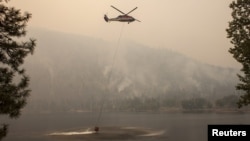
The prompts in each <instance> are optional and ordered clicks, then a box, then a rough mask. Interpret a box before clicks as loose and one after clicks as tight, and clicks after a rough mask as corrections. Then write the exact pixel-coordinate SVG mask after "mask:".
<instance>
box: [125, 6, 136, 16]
mask: <svg viewBox="0 0 250 141" xmlns="http://www.w3.org/2000/svg"><path fill="white" fill-rule="evenodd" d="M136 9H137V7H135V8H134V9H132V10H131V11H129V12H128V13H127V14H126V15H128V14H130V13H131V12H133V11H134V10H136Z"/></svg>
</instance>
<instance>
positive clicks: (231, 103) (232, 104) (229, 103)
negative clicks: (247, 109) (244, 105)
mask: <svg viewBox="0 0 250 141" xmlns="http://www.w3.org/2000/svg"><path fill="white" fill-rule="evenodd" d="M237 101H238V97H237V96H236V95H228V96H224V97H223V98H221V99H218V100H216V102H215V104H216V106H217V107H220V108H236V107H237V104H236V103H237Z"/></svg>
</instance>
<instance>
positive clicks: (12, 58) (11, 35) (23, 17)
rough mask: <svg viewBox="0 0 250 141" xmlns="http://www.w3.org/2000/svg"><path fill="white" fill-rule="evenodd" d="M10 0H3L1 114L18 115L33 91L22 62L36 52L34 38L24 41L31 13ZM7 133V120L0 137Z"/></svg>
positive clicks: (0, 18) (0, 12)
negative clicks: (21, 9) (14, 4)
mask: <svg viewBox="0 0 250 141" xmlns="http://www.w3.org/2000/svg"><path fill="white" fill-rule="evenodd" d="M8 1H9V0H4V1H3V0H0V115H7V116H8V117H10V118H18V116H19V115H20V113H21V109H22V108H23V107H24V106H25V104H26V99H27V97H28V95H29V94H30V89H29V88H28V85H29V78H28V76H27V75H26V72H25V69H24V68H22V67H21V65H22V64H23V63H24V58H25V57H26V56H27V55H28V54H33V51H34V48H35V40H34V39H29V40H28V41H21V39H20V37H23V36H25V35H26V29H25V27H26V24H27V22H28V20H29V19H30V18H31V14H30V13H24V14H22V13H21V12H20V10H17V9H15V8H14V7H7V6H5V5H6V4H7V2H8ZM1 124H2V123H1ZM6 134H7V124H2V125H0V140H1V139H2V138H3V137H4V136H6Z"/></svg>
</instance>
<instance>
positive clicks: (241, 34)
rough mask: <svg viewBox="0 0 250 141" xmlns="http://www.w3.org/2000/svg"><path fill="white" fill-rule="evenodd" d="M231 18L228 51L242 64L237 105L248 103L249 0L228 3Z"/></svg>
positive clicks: (249, 99) (249, 76) (249, 90)
mask: <svg viewBox="0 0 250 141" xmlns="http://www.w3.org/2000/svg"><path fill="white" fill-rule="evenodd" d="M230 8H231V9H232V17H233V20H232V21H231V22H229V28H228V29H226V31H227V33H228V38H231V43H232V44H233V45H234V47H233V48H230V49H229V52H230V53H231V54H233V57H234V58H235V59H236V60H237V61H238V62H239V63H241V64H242V69H241V71H242V72H243V74H237V75H238V78H239V81H240V82H239V83H238V84H237V86H236V89H237V90H242V91H243V95H241V97H240V99H239V101H238V102H237V104H238V107H239V108H241V107H242V106H246V105H248V104H250V1H249V0H236V1H233V2H232V3H231V4H230Z"/></svg>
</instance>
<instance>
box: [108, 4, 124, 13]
mask: <svg viewBox="0 0 250 141" xmlns="http://www.w3.org/2000/svg"><path fill="white" fill-rule="evenodd" d="M111 7H112V8H114V9H115V10H117V11H119V12H120V13H122V14H124V15H125V13H123V12H122V11H121V10H119V9H118V8H116V7H114V6H113V5H111Z"/></svg>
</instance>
